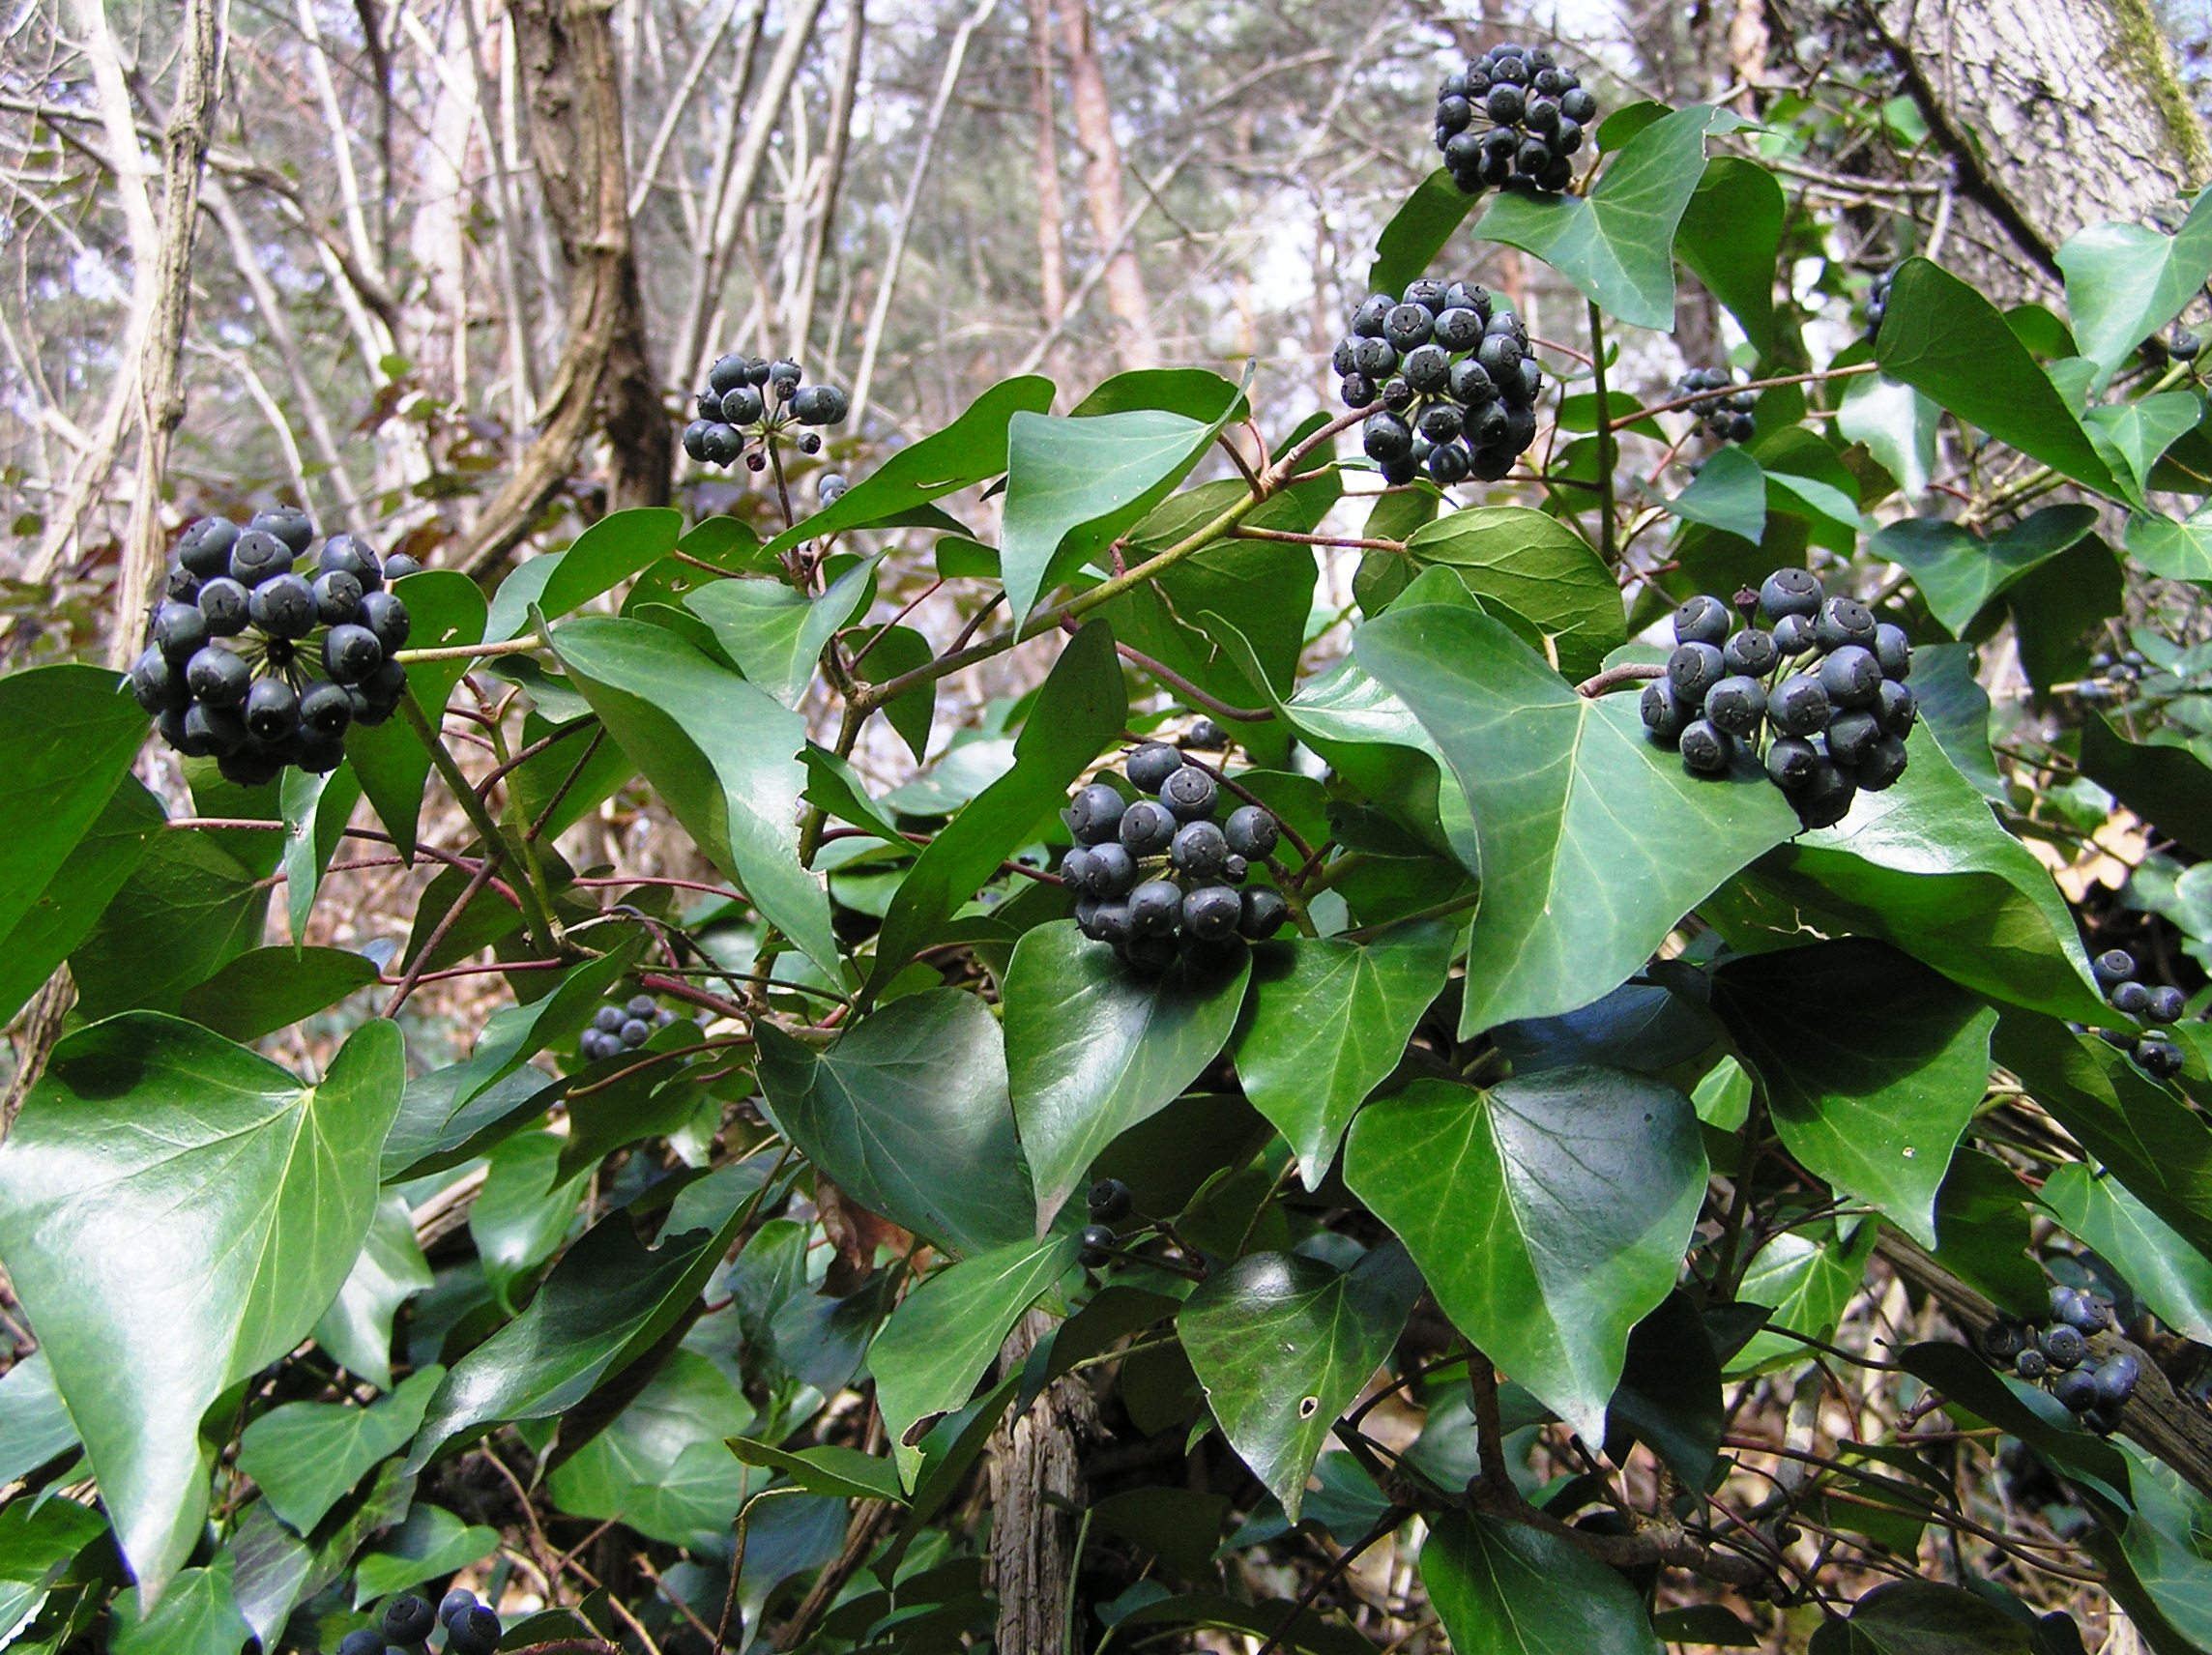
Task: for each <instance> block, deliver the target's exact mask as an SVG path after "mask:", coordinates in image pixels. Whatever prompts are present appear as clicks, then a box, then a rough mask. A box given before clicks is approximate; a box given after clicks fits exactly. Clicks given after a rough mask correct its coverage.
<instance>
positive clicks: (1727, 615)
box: [1643, 568, 1918, 827]
mask: <svg viewBox="0 0 2212 1655" xmlns="http://www.w3.org/2000/svg"><path fill="white" fill-rule="evenodd" d="M1736 601H1737V602H1738V604H1740V605H1741V606H1742V607H1743V608H1744V609H1745V610H1746V611H1750V612H1754V613H1755V614H1756V617H1757V619H1758V621H1759V623H1760V624H1757V625H1752V624H1745V625H1742V626H1740V627H1739V626H1737V624H1736V616H1735V612H1734V611H1732V610H1731V609H1730V607H1729V606H1728V605H1727V604H1725V603H1723V602H1722V601H1721V600H1720V599H1719V598H1717V597H1712V596H1708V595H1703V594H1701V595H1698V596H1696V597H1693V598H1691V599H1690V600H1689V601H1688V602H1686V603H1684V604H1683V605H1682V606H1681V608H1679V609H1677V610H1676V611H1675V612H1674V653H1673V654H1672V655H1670V656H1668V658H1667V672H1666V676H1665V677H1663V678H1660V679H1657V680H1654V681H1653V682H1651V683H1650V684H1648V685H1647V686H1646V687H1645V688H1644V706H1643V712H1644V728H1645V729H1647V730H1648V731H1650V733H1651V738H1652V740H1655V741H1658V742H1659V743H1660V744H1661V745H1663V746H1667V747H1672V748H1674V750H1675V751H1677V752H1679V753H1680V754H1681V755H1682V768H1683V769H1686V770H1688V771H1689V772H1690V773H1691V774H1692V775H1698V776H1725V775H1727V774H1729V773H1730V771H1731V770H1732V769H1734V768H1735V766H1736V764H1737V761H1738V760H1739V759H1761V760H1763V761H1764V764H1765V769H1766V775H1767V779H1768V780H1770V781H1772V782H1773V783H1774V785H1775V786H1776V787H1778V788H1780V789H1781V790H1782V791H1783V793H1784V794H1785V795H1787V796H1788V797H1789V799H1790V804H1791V805H1792V806H1794V807H1795V809H1796V811H1797V820H1798V821H1799V822H1801V823H1802V824H1804V826H1805V827H1834V826H1835V825H1836V824H1837V823H1838V822H1841V821H1842V820H1843V819H1844V818H1845V817H1846V816H1847V815H1848V814H1849V812H1850V808H1851V801H1852V800H1853V799H1854V798H1856V797H1857V796H1858V791H1859V789H1861V788H1864V789H1866V790H1867V791H1868V792H1869V793H1879V792H1881V791H1882V790H1883V789H1884V788H1887V787H1889V786H1891V785H1892V784H1893V783H1895V782H1896V780H1897V779H1898V777H1900V776H1902V775H1903V774H1904V773H1905V765H1906V752H1905V737H1906V732H1907V731H1908V730H1910V729H1911V728H1912V723H1913V719H1914V718H1915V717H1916V716H1917V713H1918V707H1917V704H1916V702H1915V701H1914V699H1913V694H1912V691H1911V689H1910V688H1908V687H1907V686H1906V682H1905V680H1906V676H1907V675H1909V674H1910V672H1911V671H1912V648H1911V645H1910V643H1909V642H1908V641H1907V640H1906V636H1905V632H1904V629H1903V628H1902V627H1899V626H1895V625H1892V624H1890V623H1888V622H1886V621H1882V622H1877V621H1876V620H1875V618H1874V612H1873V611H1872V610H1870V609H1868V608H1867V606H1866V605H1865V604H1863V603H1861V602H1859V601H1858V600H1857V599H1856V598H1851V597H1840V596H1839V597H1830V596H1828V595H1826V593H1825V592H1823V591H1822V590H1821V586H1820V581H1819V577H1818V576H1817V575H1815V574H1814V573H1813V572H1812V571H1811V570H1810V569H1801V568H1783V569H1776V570H1775V571H1774V572H1773V573H1772V574H1770V575H1768V576H1767V577H1766V579H1765V581H1764V582H1763V583H1762V584H1761V587H1760V589H1759V591H1758V592H1757V593H1751V592H1743V593H1739V594H1738V595H1737V598H1736Z"/></svg>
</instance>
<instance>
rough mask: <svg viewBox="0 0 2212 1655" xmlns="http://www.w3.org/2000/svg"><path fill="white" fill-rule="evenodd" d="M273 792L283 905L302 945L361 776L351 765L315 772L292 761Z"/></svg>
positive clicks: (358, 797) (357, 794)
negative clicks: (278, 811) (278, 815)
mask: <svg viewBox="0 0 2212 1655" xmlns="http://www.w3.org/2000/svg"><path fill="white" fill-rule="evenodd" d="M277 797H278V798H279V799H280V800H281V802H282V807H283V813H284V906H285V910H286V913H287V915H289V917H290V919H291V922H292V942H293V945H294V946H296V947H305V946H306V941H307V920H308V917H309V915H312V914H313V913H314V911H315V891H316V889H317V887H319V886H321V884H322V880H323V870H324V869H325V868H327V867H329V866H330V862H331V856H332V853H334V852H335V851H336V849H337V848H338V842H339V840H340V839H341V838H343V837H344V834H345V826H346V821H347V819H348V818H349V817H351V816H352V815H353V807H354V806H355V805H356V804H358V803H359V802H361V779H360V777H358V776H356V775H355V774H354V773H353V770H352V769H351V768H350V767H346V768H341V769H335V770H332V771H331V772H330V773H329V774H327V775H317V774H315V773H314V771H312V770H304V769H299V768H298V767H296V766H294V767H291V768H288V769H286V770H285V771H284V774H283V777H282V779H281V781H280V782H279V784H278V787H277Z"/></svg>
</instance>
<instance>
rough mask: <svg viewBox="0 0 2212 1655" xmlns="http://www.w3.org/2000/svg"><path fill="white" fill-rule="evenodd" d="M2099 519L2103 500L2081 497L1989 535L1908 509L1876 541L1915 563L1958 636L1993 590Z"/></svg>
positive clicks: (1892, 556) (1883, 551)
mask: <svg viewBox="0 0 2212 1655" xmlns="http://www.w3.org/2000/svg"><path fill="white" fill-rule="evenodd" d="M2096 526H2097V511H2096V508H2095V507H2092V506H2080V505H2072V506H2047V507H2045V508H2043V509H2042V510H2040V511H2037V512H2035V513H2033V514H2032V515H2030V516H2027V517H2024V518H2023V519H2022V520H2021V521H2020V522H2018V523H2015V524H2013V525H2012V526H2011V527H2010V528H2008V529H2005V530H2004V531H2002V532H2001V533H1999V534H1996V535H1993V536H1991V537H1989V538H1988V539H1986V540H1985V539H1982V538H1981V537H1978V536H1975V535H1973V534H1970V533H1968V532H1967V531H1966V530H1965V529H1963V528H1961V527H1960V526H1959V525H1958V524H1956V523H1952V522H1948V521H1946V520H1944V519H1942V518H1939V517H1907V518H1906V519H1904V520H1903V521H1901V522H1897V523H1892V524H1891V525H1890V526H1889V527H1888V528H1886V529H1884V530H1882V532H1881V533H1880V534H1878V535H1877V536H1876V537H1874V540H1873V542H1872V544H1871V545H1870V546H1869V548H1868V549H1869V550H1870V551H1872V552H1874V553H1876V554H1877V555H1878V556H1881V557H1885V558H1887V559H1889V561H1890V562H1892V563H1894V564H1901V565H1903V566H1905V568H1906V569H1907V570H1909V571H1910V572H1911V575H1912V580H1913V584H1914V585H1915V586H1917V587H1919V588H1920V595H1921V596H1922V597H1924V598H1926V599H1927V600H1928V608H1929V611H1930V613H1932V614H1933V615H1934V616H1935V617H1936V620H1938V621H1940V622H1941V623H1942V624H1943V625H1944V627H1945V629H1947V630H1948V631H1949V632H1950V634H1951V636H1953V637H1954V638H1957V637H1963V636H1965V631H1966V628H1967V627H1968V625H1970V624H1972V622H1973V619H1974V617H1975V616H1977V615H1979V614H1980V613H1981V612H1982V610H1983V609H1984V608H1985V607H1986V606H1987V605H1988V604H1989V602H1990V600H1991V599H1992V598H1994V597H1995V596H1996V595H1998V594H1999V593H2001V592H2003V591H2004V589H2005V588H2006V587H2008V586H2010V585H2012V584H2013V582H2015V581H2016V580H2019V579H2020V578H2021V577H2022V576H2023V575H2024V574H2026V573H2027V572H2028V571H2029V570H2030V569H2033V568H2035V567H2037V566H2039V565H2042V564H2046V563H2049V562H2050V561H2051V560H2052V558H2054V557H2056V556H2058V554H2059V553H2061V552H2063V551H2065V550H2066V548H2067V547H2069V546H2071V545H2073V544H2074V543H2075V542H2076V541H2078V540H2080V539H2081V537H2082V536H2084V535H2086V534H2087V533H2088V532H2089V531H2090V530H2091V529H2094V528H2095V527H2096Z"/></svg>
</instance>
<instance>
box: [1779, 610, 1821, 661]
mask: <svg viewBox="0 0 2212 1655" xmlns="http://www.w3.org/2000/svg"><path fill="white" fill-rule="evenodd" d="M1774 647H1775V649H1776V650H1778V651H1780V652H1781V653H1782V654H1783V655H1785V656H1786V657H1788V658H1790V659H1792V660H1794V659H1795V658H1796V657H1797V656H1799V655H1806V654H1811V653H1813V651H1814V650H1815V649H1817V648H1819V641H1818V640H1817V639H1815V638H1814V636H1813V623H1812V621H1811V620H1810V619H1809V618H1807V617H1806V616H1803V615H1785V616H1783V617H1782V619H1781V620H1779V621H1777V622H1775V624H1774Z"/></svg>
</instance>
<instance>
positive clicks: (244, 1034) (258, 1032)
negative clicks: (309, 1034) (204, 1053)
mask: <svg viewBox="0 0 2212 1655" xmlns="http://www.w3.org/2000/svg"><path fill="white" fill-rule="evenodd" d="M376 974H377V973H376V962H375V961H374V960H371V959H370V958H369V957H368V956H367V955H365V954H357V953H355V952H353V950H352V949H350V948H305V947H303V948H288V947H278V948H253V949H250V950H248V951H247V952H246V953H243V954H241V955H239V956H238V958H236V959H235V960H232V961H230V962H229V963H228V964H226V965H224V966H223V967H222V969H221V970H219V971H218V972H217V973H215V975H213V976H211V977H209V978H208V979H207V980H206V981H205V982H203V983H200V984H198V985H196V986H194V987H192V988H189V989H187V990H186V991H185V999H184V1004H183V1007H182V1009H183V1011H184V1014H185V1015H186V1016H187V1017H189V1018H190V1019H191V1020H192V1021H193V1022H194V1023H198V1024H203V1025H205V1026H206V1027H207V1028H210V1029H213V1030H214V1031H216V1032H217V1033H218V1034H220V1035H221V1036H223V1038H225V1039H227V1040H258V1039H260V1038H261V1036H262V1035H264V1034H274V1033H275V1032H276V1031H277V1030H279V1029H289V1028H290V1027H291V1026H292V1025H293V1024H295V1023H298V1022H300V1021H301V1020H302V1019H304V1018H308V1017H312V1016H313V1015H314V1014H315V1013H316V1012H318V1011H321V1010H323V1009H325V1008H326V1007H328V1006H333V1005H335V1004H337V1002H339V1001H341V1000H343V999H345V997H346V996H347V995H349V994H352V993H353V992H354V991H355V990H356V989H360V988H365V987H367V986H368V985H369V984H370V983H372V982H374V981H376Z"/></svg>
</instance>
